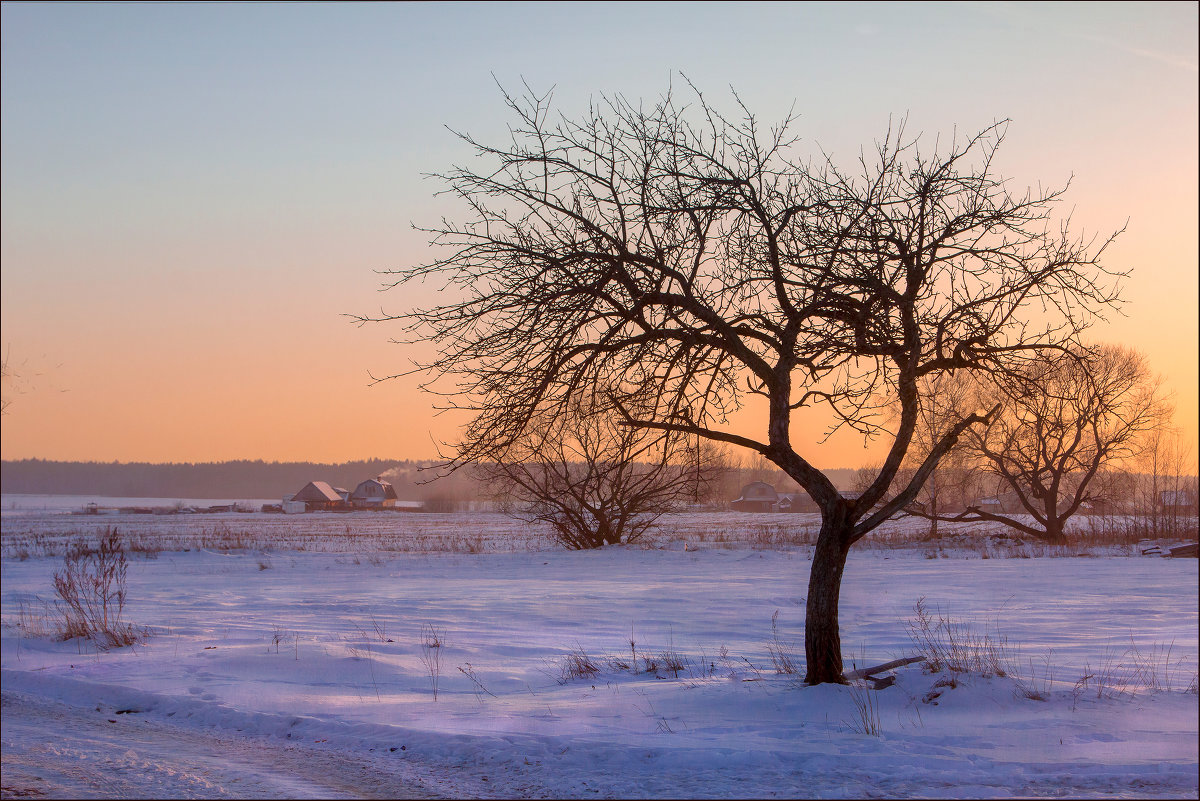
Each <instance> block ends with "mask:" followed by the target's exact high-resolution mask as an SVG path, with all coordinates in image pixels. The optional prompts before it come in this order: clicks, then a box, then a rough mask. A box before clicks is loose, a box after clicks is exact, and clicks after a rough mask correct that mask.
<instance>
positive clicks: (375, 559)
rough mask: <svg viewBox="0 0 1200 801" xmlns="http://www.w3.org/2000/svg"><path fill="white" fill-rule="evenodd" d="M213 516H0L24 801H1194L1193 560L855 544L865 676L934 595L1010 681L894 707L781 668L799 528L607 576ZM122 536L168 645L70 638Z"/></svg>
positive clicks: (760, 527)
mask: <svg viewBox="0 0 1200 801" xmlns="http://www.w3.org/2000/svg"><path fill="white" fill-rule="evenodd" d="M200 517H201V516H195V517H186V518H183V517H181V518H175V517H171V518H162V517H153V516H129V517H125V516H114V517H111V518H108V519H105V520H99V521H97V520H94V519H89V518H83V517H73V516H67V515H61V514H59V515H54V514H50V513H49V512H44V513H40V514H34V513H24V514H20V515H5V517H4V519H3V537H2V543H0V544H2V546H3V593H2V602H3V603H2V605H3V616H4V622H5V626H4V629H3V639H2V668H3V673H2V678H3V696H4V709H3V713H4V714H3V718H2V723H3V759H4V780H3V781H4V785H5V795H6V796H7V795H9V794H10V793H21V792H25V793H27V794H31V795H34V794H37V793H38V792H42V793H48V794H50V795H58V796H68V797H86V796H93V797H94V796H104V795H107V796H130V795H143V796H147V795H156V796H176V797H184V796H192V797H247V796H251V797H265V796H275V797H301V796H309V797H322V796H324V797H353V796H363V795H376V796H397V795H413V796H422V795H426V796H427V795H436V796H485V797H486V796H499V797H561V796H565V797H614V796H615V797H846V796H851V797H854V796H872V795H882V796H922V797H963V796H967V797H996V796H999V797H1009V796H1043V795H1048V796H1079V795H1084V796H1121V797H1131V796H1132V797H1137V796H1143V797H1159V796H1175V797H1191V798H1195V797H1196V796H1197V793H1198V791H1200V779H1198V770H1200V768H1198V757H1197V749H1198V740H1197V728H1198V726H1197V715H1198V708H1197V694H1196V676H1197V661H1198V659H1197V604H1198V598H1197V586H1198V577H1197V560H1195V559H1163V558H1152V557H1143V556H1131V555H1102V556H1093V557H1089V558H1061V557H1060V558H1048V557H1044V558H1036V555H1035V558H994V557H995V556H997V555H1001V554H1000V553H999V552H997V553H995V554H992V556H993V558H987V559H985V558H980V557H981V552H980V551H979V550H956V549H953V548H949V549H942V548H938V549H937V550H936V551H931V550H930V549H929V548H928V547H884V546H881V545H872V546H870V547H866V548H861V549H858V550H856V551H855V552H854V553H852V555H851V558H850V563H849V565H848V567H847V571H846V577H845V583H844V588H843V595H842V630H843V643H844V646H845V652H846V654H847V659H849V660H853V661H854V662H855V663H856V664H857V665H858V666H862V665H864V664H878V663H882V662H885V661H888V660H890V659H893V658H896V657H901V656H906V655H909V654H913V653H915V646H914V644H913V642H912V641H911V639H910V637H909V632H908V628H909V626H910V624H911V623H912V622H913V620H914V614H915V613H914V606H915V604H916V603H917V601H918V599H921V598H924V599H925V601H924V603H925V606H926V608H927V609H930V610H932V611H933V612H934V613H935V614H940V615H942V616H945V617H948V618H951V619H953V620H954V621H957V622H959V623H961V624H963V625H964V626H969V627H970V633H971V634H972V635H973V636H974V637H975V638H976V639H978V640H982V639H984V638H986V639H987V640H988V641H989V642H990V643H991V645H992V650H993V653H995V654H998V657H999V658H1000V660H1001V661H1002V663H1003V666H1004V668H1005V674H1006V675H1004V676H999V675H983V674H981V673H978V672H972V673H966V674H952V673H950V672H948V671H943V672H941V673H927V672H925V671H924V670H922V668H921V666H920V665H912V666H910V667H905V668H902V669H899V670H897V671H896V681H895V684H894V685H893V686H890V687H887V688H886V689H882V690H879V691H874V690H869V689H866V688H865V687H864V686H848V687H839V686H821V687H805V686H803V685H802V683H801V681H800V679H801V677H802V665H801V666H800V670H801V673H800V674H795V673H793V674H788V673H781V672H777V666H778V665H779V663H780V661H781V660H780V649H782V651H783V652H784V653H785V655H786V654H789V653H790V654H791V655H792V657H793V658H794V660H795V661H796V662H797V663H802V661H803V647H802V630H803V622H804V593H805V590H806V584H807V577H808V569H809V558H810V549H809V547H808V546H807V545H805V544H803V543H804V541H805V538H806V536H807V533H806V532H807V531H808V527H809V526H810V525H811V524H812V522H813V521H808V520H805V519H803V516H794V517H788V518H787V519H786V520H785V519H784V517H783V516H776V517H766V518H763V517H755V516H751V515H729V514H711V515H688V516H680V517H679V518H675V519H673V520H671V521H669V522H668V524H666V525H664V529H663V530H662V531H660V532H658V533H657V534H656V535H655V537H654V538H653V539H652V540H651V541H650V542H649V543H648V545H647V546H645V547H643V546H625V547H618V548H606V549H603V550H601V551H596V552H586V553H579V552H567V551H564V550H561V549H558V548H555V547H552V546H551V545H549V544H548V543H547V542H546V541H545V540H544V539H543V537H542V536H541V534H540V532H537V531H530V530H528V529H526V528H524V527H523V526H522V525H521V524H516V523H513V522H511V521H508V520H506V519H505V518H502V517H499V516H494V515H475V516H433V515H411V514H397V515H379V514H374V515H373V514H361V515H360V514H352V515H306V516H301V517H297V518H284V517H283V516H264V515H257V516H255V515H218V516H204V517H205V519H203V520H201V519H199V518H200ZM109 525H116V526H117V527H118V528H119V530H120V531H122V532H123V533H124V534H126V535H127V536H128V537H129V538H130V539H131V540H137V541H139V542H140V543H141V544H142V549H141V550H138V551H136V552H134V553H132V554H131V557H130V567H129V575H128V603H127V606H126V609H125V617H126V619H127V620H129V621H130V622H132V623H134V624H136V625H137V626H139V627H145V628H146V629H147V630H148V636H147V637H146V639H145V640H144V641H143V642H142V643H140V644H138V645H135V646H132V647H128V648H122V649H115V650H107V651H104V650H98V649H97V648H95V647H94V646H93V645H91V644H90V643H88V642H85V641H80V640H74V641H68V642H58V641H56V640H55V639H54V638H53V636H52V632H51V631H50V630H51V629H52V628H53V622H54V621H53V617H54V616H53V613H52V611H51V606H52V605H53V599H54V590H53V586H52V579H53V574H54V572H55V571H56V570H59V569H61V567H62V558H61V553H62V549H61V546H62V545H63V543H65V542H66V541H68V540H69V539H71V538H73V537H76V536H81V535H83V536H93V535H94V534H95V533H96V532H97V531H99V530H101V528H100V527H101V526H109ZM897 525H902V524H897ZM887 539H888V537H887V532H884V535H883V536H882V537H880V538H879V540H880V541H884V542H886V540H887ZM155 542H157V543H159V545H160V546H161V547H162V548H163V550H161V551H159V550H157V548H155V547H151V546H152V544H153V543H155ZM185 548H186V549H187V550H184V549H185ZM1005 553H1009V554H1012V555H1026V556H1028V555H1031V554H1030V553H1028V552H1022V551H1019V550H1013V549H1009V550H1007V551H1005ZM1111 553H1114V554H1115V553H1118V551H1112V552H1111ZM931 556H932V557H938V558H930V557H931ZM776 613H778V617H777V618H776V622H775V627H774V628H773V626H772V618H773V616H775V615H776ZM18 624H20V625H18ZM39 629H41V630H39ZM958 633H959V634H960V635H961V634H962V633H963V630H961V629H960V630H959V632H958ZM431 635H436V636H437V637H438V641H439V642H440V647H425V646H426V645H428V644H429V643H430V640H429V637H430V636H431ZM631 641H632V644H631ZM773 652H774V655H773ZM435 660H437V661H435ZM593 667H594V668H595V671H594V672H593V671H592V670H591V668H593ZM435 687H436V697H435ZM1038 698H1040V699H1042V700H1036V699H1038Z"/></svg>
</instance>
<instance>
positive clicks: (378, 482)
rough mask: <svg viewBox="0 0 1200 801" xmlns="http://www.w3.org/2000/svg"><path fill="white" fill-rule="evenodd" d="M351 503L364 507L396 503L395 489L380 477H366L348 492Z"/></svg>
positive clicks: (372, 507) (379, 506) (388, 505)
mask: <svg viewBox="0 0 1200 801" xmlns="http://www.w3.org/2000/svg"><path fill="white" fill-rule="evenodd" d="M350 503H351V505H353V506H355V507H359V508H365V509H377V508H382V507H390V506H395V505H396V490H395V488H393V487H392V485H391V483H389V482H387V481H384V480H383V479H382V478H378V477H376V478H368V479H367V480H366V481H363V482H361V483H360V484H359V485H358V486H357V487H355V488H354V492H352V493H350Z"/></svg>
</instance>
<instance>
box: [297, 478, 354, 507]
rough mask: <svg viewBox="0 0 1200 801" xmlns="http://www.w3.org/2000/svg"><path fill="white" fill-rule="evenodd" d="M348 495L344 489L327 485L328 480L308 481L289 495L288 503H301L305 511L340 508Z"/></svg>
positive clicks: (344, 503)
mask: <svg viewBox="0 0 1200 801" xmlns="http://www.w3.org/2000/svg"><path fill="white" fill-rule="evenodd" d="M349 495H350V493H348V492H346V490H344V489H340V488H335V487H331V486H329V483H328V482H325V481H310V482H308V483H307V484H305V485H304V488H303V489H301V490H300V491H299V492H297V493H296V494H295V495H293V496H292V497H291V499H290V503H292V504H296V503H303V504H304V509H305V511H307V512H315V511H319V510H326V509H340V508H342V507H343V506H345V505H346V499H347V498H348V497H349Z"/></svg>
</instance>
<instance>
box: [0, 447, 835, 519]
mask: <svg viewBox="0 0 1200 801" xmlns="http://www.w3.org/2000/svg"><path fill="white" fill-rule="evenodd" d="M429 464H431V463H430V462H428V461H424V462H421V461H412V460H406V459H364V460H361V461H354V462H342V463H339V464H325V463H321V462H264V461H261V460H259V461H249V460H239V461H233V462H203V463H195V464H192V463H180V464H151V463H148V462H129V463H121V462H53V461H47V460H44V459H21V460H17V461H4V462H3V465H2V469H0V487H2V489H3V491H4V492H6V493H21V494H36V495H102V496H108V497H117V498H179V499H183V498H218V499H219V498H228V499H230V500H239V499H243V498H264V499H267V498H272V499H273V498H282V497H283V496H284V495H291V494H293V493H295V492H297V491H299V490H300V488H302V487H303V486H304V485H305V484H307V483H308V482H309V481H328V482H329V483H330V484H332V485H333V486H335V487H343V488H345V489H350V490H352V489H354V488H355V487H356V486H358V483H359V482H360V481H364V480H365V479H368V478H375V477H376V476H382V477H383V478H384V479H385V480H386V481H390V482H391V483H392V485H393V486H394V487H395V488H396V494H397V495H398V496H399V498H400V500H406V501H424V502H426V503H432V504H436V505H439V508H440V507H445V508H460V507H462V505H463V504H464V503H469V502H471V501H473V500H476V499H479V498H481V497H484V496H485V495H486V494H487V490H486V488H484V487H481V486H479V485H478V484H477V483H476V482H475V480H474V478H473V477H472V475H471V472H470V471H461V472H458V473H455V474H453V475H450V476H446V477H444V478H440V479H438V480H437V481H434V480H433V479H434V478H435V476H436V472H435V471H433V470H422V468H423V467H426V466H428V465H429ZM826 473H827V474H828V475H830V477H831V478H832V479H833V481H834V483H835V484H836V485H837V486H838V488H839V489H848V488H850V487H851V486H852V485H853V480H854V477H855V474H856V471H854V470H849V469H840V470H828V471H826ZM751 481H766V482H768V483H770V484H773V485H774V486H775V487H776V488H777V489H778V490H780V491H781V492H798V491H799V489H800V488H799V487H798V486H796V484H795V482H793V481H792V480H791V479H789V478H788V477H787V476H786V475H785V474H784V473H783V472H782V471H780V470H778V469H776V468H775V466H774V465H770V466H769V467H759V468H757V469H753V468H749V467H740V466H734V467H731V468H729V469H728V470H727V472H726V474H725V476H724V478H723V480H722V481H721V482H719V486H716V487H714V488H713V493H712V494H713V496H714V497H712V498H709V499H708V500H709V501H710V502H715V503H717V504H721V503H726V502H728V501H731V500H733V499H734V498H736V497H737V496H738V493H739V492H740V490H741V488H742V487H743V486H744V485H745V484H747V483H749V482H751Z"/></svg>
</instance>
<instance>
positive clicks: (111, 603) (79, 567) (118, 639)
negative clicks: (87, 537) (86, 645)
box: [54, 528, 144, 648]
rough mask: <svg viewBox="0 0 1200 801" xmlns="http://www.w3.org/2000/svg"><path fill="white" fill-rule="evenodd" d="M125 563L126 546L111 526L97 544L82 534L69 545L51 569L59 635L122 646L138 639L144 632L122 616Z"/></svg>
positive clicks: (114, 646)
mask: <svg viewBox="0 0 1200 801" xmlns="http://www.w3.org/2000/svg"><path fill="white" fill-rule="evenodd" d="M127 569H128V561H127V560H126V557H125V548H124V547H123V545H122V543H121V537H120V535H119V534H118V533H117V530H116V529H115V528H109V529H105V531H104V533H103V535H102V536H101V537H100V540H99V542H98V543H97V545H96V546H95V547H92V546H91V545H89V544H87V543H86V542H84V541H82V540H80V541H77V542H76V543H74V544H73V545H71V546H70V547H69V548H68V549H67V553H66V554H65V555H64V556H63V569H62V570H61V571H56V572H55V574H54V591H55V592H56V593H57V594H58V597H59V599H60V603H59V612H60V614H61V616H62V627H61V630H60V632H59V636H60V637H61V638H62V639H64V640H70V639H74V638H75V637H83V638H86V639H89V640H92V641H93V642H95V643H96V644H97V645H99V646H100V647H102V648H121V647H123V646H126V645H132V644H134V643H135V642H137V641H138V640H139V639H141V637H142V635H144V632H138V631H137V630H135V629H134V627H133V626H132V625H130V624H128V623H126V622H124V621H123V620H122V619H121V617H122V615H123V613H124V611H125V574H126V571H127Z"/></svg>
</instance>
